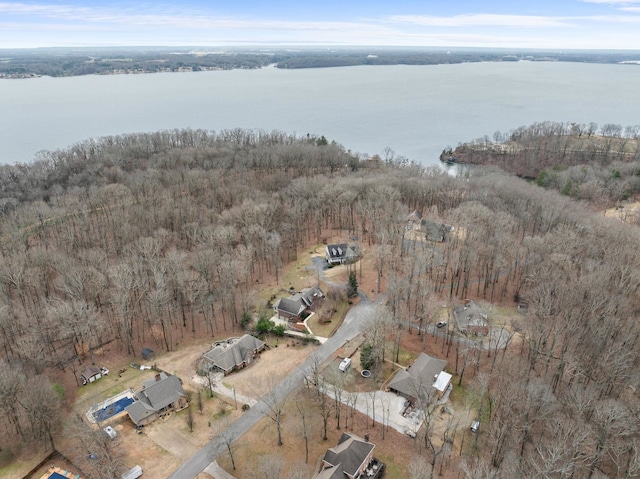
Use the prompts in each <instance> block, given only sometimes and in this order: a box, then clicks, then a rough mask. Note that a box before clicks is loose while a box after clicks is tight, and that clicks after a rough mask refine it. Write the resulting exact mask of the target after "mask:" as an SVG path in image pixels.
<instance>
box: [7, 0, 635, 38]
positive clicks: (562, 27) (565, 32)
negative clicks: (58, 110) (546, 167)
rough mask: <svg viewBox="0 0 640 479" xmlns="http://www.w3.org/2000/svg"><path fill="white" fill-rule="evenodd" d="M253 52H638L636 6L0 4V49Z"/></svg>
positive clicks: (606, 0)
mask: <svg viewBox="0 0 640 479" xmlns="http://www.w3.org/2000/svg"><path fill="white" fill-rule="evenodd" d="M259 44H265V45H305V44H306V45H335V46H340V45H371V46H373V45H390V46H452V47H456V46H459V47H461V46H473V47H514V48H552V49H573V48H578V49H581V48H586V49H593V48H597V49H638V50H640V0H493V1H487V0H482V1H480V0H436V1H434V0H398V1H394V0H325V1H322V2H318V1H315V0H311V1H305V0H284V1H279V0H275V1H273V0H272V1H266V0H253V1H251V0H223V1H216V0H186V1H184V2H182V1H180V2H179V3H178V2H165V1H163V0H160V1H149V2H144V3H143V2H127V1H124V2H120V1H117V0H116V1H107V0H102V1H100V0H96V1H91V0H85V1H80V0H42V1H32V0H24V1H21V2H13V1H2V0H0V48H16V47H40V46H111V45H114V46H122V45H159V46H178V45H184V46H193V45H211V46H227V45H259Z"/></svg>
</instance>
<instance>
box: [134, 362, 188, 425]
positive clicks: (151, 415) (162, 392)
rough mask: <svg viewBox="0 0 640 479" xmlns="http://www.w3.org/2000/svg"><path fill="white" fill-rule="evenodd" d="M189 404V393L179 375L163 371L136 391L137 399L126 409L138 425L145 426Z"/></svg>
mask: <svg viewBox="0 0 640 479" xmlns="http://www.w3.org/2000/svg"><path fill="white" fill-rule="evenodd" d="M188 405H189V401H188V399H187V394H186V393H185V391H184V389H183V388H182V383H181V382H180V379H179V378H178V376H173V375H170V374H167V373H164V372H161V373H158V374H156V375H155V377H154V378H153V379H149V380H148V381H144V382H143V383H142V389H140V390H139V391H137V392H136V393H135V401H134V402H133V404H130V405H129V406H127V407H126V408H125V411H127V414H129V417H130V418H131V420H132V421H133V423H134V424H135V425H136V426H145V425H146V424H149V423H150V422H153V421H155V420H156V419H158V418H159V417H161V416H164V415H165V414H167V413H169V412H171V411H180V410H182V409H184V408H186V407H187V406H188Z"/></svg>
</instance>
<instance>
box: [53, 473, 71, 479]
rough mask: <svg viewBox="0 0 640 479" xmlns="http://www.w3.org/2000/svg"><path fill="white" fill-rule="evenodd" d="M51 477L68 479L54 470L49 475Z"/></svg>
mask: <svg viewBox="0 0 640 479" xmlns="http://www.w3.org/2000/svg"><path fill="white" fill-rule="evenodd" d="M49 479H67V478H66V477H65V476H63V475H62V474H58V473H57V472H54V473H53V474H51V475H50V476H49Z"/></svg>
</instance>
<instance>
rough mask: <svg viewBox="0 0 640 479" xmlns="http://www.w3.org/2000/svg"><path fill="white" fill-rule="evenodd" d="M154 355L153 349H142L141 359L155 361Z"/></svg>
mask: <svg viewBox="0 0 640 479" xmlns="http://www.w3.org/2000/svg"><path fill="white" fill-rule="evenodd" d="M155 357H156V356H155V354H153V349H149V348H144V349H143V350H142V359H155Z"/></svg>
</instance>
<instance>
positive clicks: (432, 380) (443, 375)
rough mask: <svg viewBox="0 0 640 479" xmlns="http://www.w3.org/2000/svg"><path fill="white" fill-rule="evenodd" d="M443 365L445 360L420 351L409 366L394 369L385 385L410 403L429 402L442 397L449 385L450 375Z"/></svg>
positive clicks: (445, 363) (445, 364)
mask: <svg viewBox="0 0 640 479" xmlns="http://www.w3.org/2000/svg"><path fill="white" fill-rule="evenodd" d="M445 367H447V362H446V361H445V360H443V359H437V358H434V357H431V356H429V355H428V354H425V353H420V355H419V356H418V357H417V358H416V360H415V361H414V362H413V364H412V365H411V366H410V367H409V368H407V369H399V370H398V371H396V373H395V374H394V376H393V378H392V379H391V381H389V384H388V386H387V387H388V388H389V390H390V391H392V392H394V393H396V394H399V395H400V396H404V397H406V398H407V399H408V400H409V401H410V402H411V403H415V402H416V401H418V400H421V401H425V402H426V403H430V402H431V401H434V400H436V399H438V398H440V397H442V396H443V395H444V393H445V392H446V391H447V389H448V388H449V387H450V385H451V377H452V376H451V374H449V373H447V372H445V371H444V368H445Z"/></svg>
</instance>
